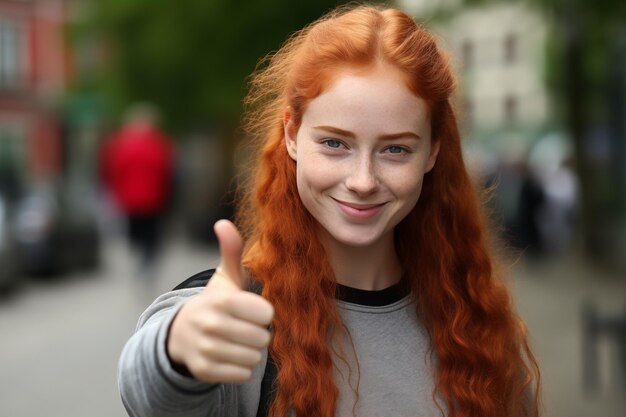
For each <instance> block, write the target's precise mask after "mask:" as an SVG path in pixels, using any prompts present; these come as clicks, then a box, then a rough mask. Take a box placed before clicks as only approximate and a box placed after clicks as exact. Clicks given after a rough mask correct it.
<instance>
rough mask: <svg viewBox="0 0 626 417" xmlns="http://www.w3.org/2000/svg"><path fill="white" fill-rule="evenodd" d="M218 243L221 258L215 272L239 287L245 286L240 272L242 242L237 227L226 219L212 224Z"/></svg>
mask: <svg viewBox="0 0 626 417" xmlns="http://www.w3.org/2000/svg"><path fill="white" fill-rule="evenodd" d="M213 230H214V231H215V235H216V236H217V240H218V242H219V245H220V254H221V256H222V260H221V262H220V265H219V266H218V267H217V273H218V274H219V275H220V276H221V277H223V278H225V280H228V281H230V282H232V283H233V284H234V285H235V286H237V287H238V288H239V289H243V288H244V286H245V283H244V279H243V274H242V272H241V254H242V252H243V243H242V240H241V235H240V234H239V231H238V230H237V227H236V226H235V225H234V224H233V223H232V222H230V221H228V220H218V221H217V222H216V223H215V225H214V226H213Z"/></svg>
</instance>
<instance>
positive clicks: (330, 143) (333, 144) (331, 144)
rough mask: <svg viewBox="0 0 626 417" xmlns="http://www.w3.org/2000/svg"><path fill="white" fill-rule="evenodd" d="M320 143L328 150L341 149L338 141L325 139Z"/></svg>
mask: <svg viewBox="0 0 626 417" xmlns="http://www.w3.org/2000/svg"><path fill="white" fill-rule="evenodd" d="M322 143H323V144H325V145H326V146H328V147H329V148H333V149H339V148H340V147H341V142H339V141H338V140H334V139H326V140H325V141H324V142H322Z"/></svg>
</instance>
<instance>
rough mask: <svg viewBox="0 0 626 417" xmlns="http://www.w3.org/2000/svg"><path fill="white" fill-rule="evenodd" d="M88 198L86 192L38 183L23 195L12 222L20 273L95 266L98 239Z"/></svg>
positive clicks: (98, 254)
mask: <svg viewBox="0 0 626 417" xmlns="http://www.w3.org/2000/svg"><path fill="white" fill-rule="evenodd" d="M83 191H84V190H83ZM91 201H92V199H90V198H89V193H88V192H86V193H85V192H81V191H80V190H76V189H71V188H70V187H67V186H66V187H53V186H40V187H37V188H34V189H32V190H30V191H28V192H26V193H25V194H24V196H23V197H22V198H21V200H20V201H19V202H18V205H17V212H16V217H15V223H14V231H15V240H16V244H17V245H16V246H17V251H18V258H19V262H20V266H21V268H22V270H23V271H24V272H26V273H29V274H51V273H65V272H69V271H72V270H76V269H79V268H80V269H93V268H96V267H98V266H99V264H100V246H101V242H100V234H99V230H98V226H97V219H96V211H95V208H94V206H93V204H92V203H91Z"/></svg>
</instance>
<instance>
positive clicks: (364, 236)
mask: <svg viewBox="0 0 626 417" xmlns="http://www.w3.org/2000/svg"><path fill="white" fill-rule="evenodd" d="M330 235H331V236H332V237H333V238H334V239H335V240H336V241H338V242H339V243H341V244H344V245H346V246H353V247H357V248H363V247H367V246H371V245H373V244H374V243H376V242H377V241H378V240H379V239H380V238H381V235H380V234H379V233H367V232H365V233H363V232H361V233H359V232H356V231H355V232H352V233H342V234H337V233H331V234H330Z"/></svg>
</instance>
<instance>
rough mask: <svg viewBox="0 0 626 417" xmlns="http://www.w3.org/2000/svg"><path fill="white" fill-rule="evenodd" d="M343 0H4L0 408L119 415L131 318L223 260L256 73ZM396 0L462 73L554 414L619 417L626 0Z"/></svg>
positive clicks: (470, 127) (476, 154) (11, 414)
mask: <svg viewBox="0 0 626 417" xmlns="http://www.w3.org/2000/svg"><path fill="white" fill-rule="evenodd" d="M338 3H340V2H336V1H322V0H320V1H315V2H293V1H287V0H265V1H263V2H258V1H252V0H247V1H246V0H240V1H232V0H230V1H226V0H185V1H176V2H175V1H162V0H107V1H95V0H0V334H1V335H2V336H0V415H2V416H8V417H27V416H38V415H41V414H46V415H49V416H59V417H60V416H64V417H68V416H79V415H81V416H84V415H90V416H123V415H125V413H124V410H123V407H122V405H121V402H120V400H119V395H118V393H117V386H116V376H115V373H116V365H117V359H118V357H119V353H120V351H121V349H122V346H123V344H124V342H125V341H126V340H127V338H128V337H129V336H130V334H131V333H132V331H133V329H134V326H135V323H136V321H137V317H138V315H139V314H140V312H141V311H143V309H144V308H145V307H146V306H147V304H148V303H149V302H150V301H151V300H152V299H153V297H154V296H156V295H157V294H158V293H160V292H162V291H166V290H168V289H170V288H172V287H173V286H174V285H175V284H177V283H178V282H180V281H182V280H183V279H184V278H186V277H188V276H190V275H191V274H193V273H195V272H197V271H199V270H201V269H205V268H208V267H211V266H215V264H216V261H217V259H218V252H217V249H216V246H215V238H214V236H213V234H212V224H213V223H214V221H215V220H217V219H219V218H222V217H229V216H231V215H232V206H231V204H230V201H231V195H232V194H231V193H232V190H233V188H234V182H233V180H232V178H233V176H234V174H235V173H236V172H237V168H236V167H237V166H238V160H239V158H238V155H239V154H238V153H237V152H236V148H237V146H238V145H239V144H240V143H241V142H242V141H243V140H245V138H244V137H243V135H242V133H241V130H240V129H239V118H240V114H241V110H242V106H241V100H242V98H243V96H244V94H245V91H246V76H247V75H248V74H250V73H251V72H252V71H253V70H254V68H255V65H256V62H257V60H258V59H259V58H260V57H262V56H264V55H265V54H267V53H269V52H271V51H273V50H276V49H277V48H278V47H279V46H280V44H281V42H282V41H283V40H284V39H285V38H286V37H287V36H288V35H289V34H290V33H292V32H293V31H294V30H297V29H299V28H301V27H302V26H303V25H305V24H307V23H309V22H311V21H312V20H314V19H315V18H317V17H319V16H320V15H322V14H323V13H324V12H326V11H328V10H329V9H330V8H332V7H334V6H335V5H336V4H338ZM395 5H396V6H398V7H400V8H402V9H404V10H406V11H407V12H409V13H410V14H411V15H413V16H414V17H415V19H416V21H418V22H420V23H422V24H424V25H425V26H426V27H428V28H429V29H431V30H432V31H434V32H435V33H437V34H438V35H440V37H441V43H442V46H443V47H444V48H445V49H447V50H448V51H449V52H450V55H451V60H452V63H453V65H454V67H455V69H456V71H457V73H458V74H459V94H458V97H457V104H456V105H457V109H458V112H459V116H460V120H461V123H462V132H463V137H464V145H465V152H466V157H467V163H468V166H469V167H470V169H471V171H472V173H473V174H474V176H475V179H476V181H477V183H478V184H479V185H480V186H481V187H485V188H486V189H489V190H491V194H490V198H489V200H488V201H487V204H488V206H489V208H490V211H491V212H492V217H493V219H494V224H495V225H496V229H497V231H498V233H499V234H500V237H501V238H502V239H503V242H505V243H506V245H507V247H508V248H509V249H510V250H509V251H508V252H511V253H513V254H514V256H512V257H509V258H507V259H508V265H509V272H510V284H511V288H512V290H513V294H514V296H515V300H516V304H517V306H518V310H519V312H520V315H521V316H522V318H523V319H524V320H525V321H526V323H527V325H528V329H529V334H530V342H531V345H532V347H533V349H534V351H535V353H536V355H537V356H538V359H539V362H540V366H541V369H542V371H543V393H544V403H545V406H544V408H545V415H546V416H551V417H565V416H568V417H576V416H581V417H582V416H590V417H591V416H606V417H612V416H615V417H617V416H620V417H621V416H624V415H626V3H625V2H623V1H622V0H595V1H587V0H517V1H515V0H513V1H497V0H492V1H489V0H403V1H399V0H398V1H397V2H395ZM137 155H149V157H147V158H145V159H143V160H141V161H139V162H138V159H137V158H139V157H138V156H137ZM137 190H142V192H138V191H137Z"/></svg>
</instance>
